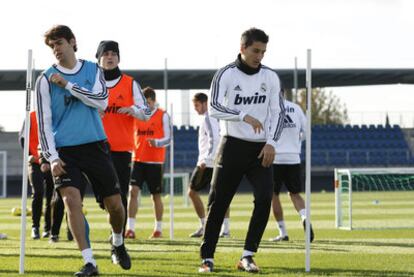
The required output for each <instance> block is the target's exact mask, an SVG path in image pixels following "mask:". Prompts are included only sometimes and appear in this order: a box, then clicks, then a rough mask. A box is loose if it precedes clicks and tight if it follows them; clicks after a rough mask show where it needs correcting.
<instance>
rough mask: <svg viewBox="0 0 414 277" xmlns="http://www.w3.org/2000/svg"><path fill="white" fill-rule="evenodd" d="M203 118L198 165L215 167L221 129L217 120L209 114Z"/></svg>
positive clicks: (200, 129) (199, 137) (199, 131)
mask: <svg viewBox="0 0 414 277" xmlns="http://www.w3.org/2000/svg"><path fill="white" fill-rule="evenodd" d="M203 117H204V118H203V121H202V122H201V124H200V126H199V129H198V160H197V165H198V166H199V165H200V164H202V163H205V164H206V167H213V164H214V158H215V155H216V151H217V145H218V144H219V141H220V134H219V133H220V127H219V123H218V121H217V119H215V118H213V117H211V116H210V115H209V114H208V112H206V113H204V114H203Z"/></svg>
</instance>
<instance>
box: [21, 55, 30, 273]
mask: <svg viewBox="0 0 414 277" xmlns="http://www.w3.org/2000/svg"><path fill="white" fill-rule="evenodd" d="M32 64H33V59H32V49H29V51H28V60H27V72H26V118H25V124H24V148H23V170H22V172H23V179H22V207H21V218H20V219H21V226H20V263H19V274H24V255H25V244H26V204H27V158H28V153H29V140H30V138H29V130H30V115H29V113H30V103H31V92H32V76H33V72H32V70H33V68H32Z"/></svg>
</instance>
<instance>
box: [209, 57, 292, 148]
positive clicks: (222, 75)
mask: <svg viewBox="0 0 414 277" xmlns="http://www.w3.org/2000/svg"><path fill="white" fill-rule="evenodd" d="M209 100H210V107H211V109H210V115H211V116H212V117H215V118H217V119H219V120H220V135H222V136H232V137H235V138H239V139H242V140H246V141H252V142H266V143H267V144H270V145H272V146H273V147H275V146H276V142H277V140H278V139H279V137H280V133H281V131H282V128H283V117H284V106H283V96H282V94H281V93H280V81H279V77H278V76H277V74H276V72H274V71H273V70H272V69H270V68H268V67H265V66H263V65H261V68H260V70H259V71H258V72H257V73H254V74H247V73H245V72H243V71H242V70H241V69H239V68H238V67H237V66H236V63H234V62H233V63H231V64H229V65H227V66H226V67H223V68H222V69H220V70H219V71H217V73H216V74H215V76H214V78H213V81H212V83H211V88H210V99H209ZM247 114H248V115H250V116H252V117H254V118H256V119H257V120H259V121H260V122H261V123H262V125H263V128H264V131H261V132H260V133H255V132H254V130H253V128H252V126H251V125H249V124H247V123H246V122H244V121H243V118H244V117H245V116H246V115H247Z"/></svg>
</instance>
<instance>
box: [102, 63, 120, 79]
mask: <svg viewBox="0 0 414 277" xmlns="http://www.w3.org/2000/svg"><path fill="white" fill-rule="evenodd" d="M104 75H105V81H112V80H115V79H116V78H118V77H119V76H121V70H119V67H118V66H117V67H115V68H114V69H110V70H104Z"/></svg>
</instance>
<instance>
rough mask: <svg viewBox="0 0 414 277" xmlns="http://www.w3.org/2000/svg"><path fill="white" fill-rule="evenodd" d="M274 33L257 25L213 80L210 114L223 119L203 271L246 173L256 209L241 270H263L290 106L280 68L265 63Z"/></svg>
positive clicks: (203, 247)
mask: <svg viewBox="0 0 414 277" xmlns="http://www.w3.org/2000/svg"><path fill="white" fill-rule="evenodd" d="M268 39H269V38H268V36H267V35H266V33H265V32H263V31H262V30H260V29H256V28H251V29H249V30H247V31H245V32H244V33H243V34H242V36H241V43H240V54H239V55H238V57H237V59H236V61H235V62H233V63H231V64H229V65H227V66H225V67H223V68H222V69H220V70H219V71H218V72H217V73H216V74H215V76H214V78H213V81H212V84H211V89H210V90H211V96H210V107H211V109H210V114H211V116H212V117H215V118H217V119H220V134H221V135H222V136H223V138H222V140H221V142H220V145H219V147H218V152H217V158H216V164H215V165H214V170H213V177H212V183H211V184H212V186H213V188H212V191H211V192H210V193H212V194H214V197H213V199H212V202H211V205H210V211H209V213H208V216H207V222H206V228H205V232H204V237H203V241H202V244H201V248H200V254H201V258H202V263H201V267H200V268H199V272H211V271H213V263H214V260H213V258H214V252H215V250H216V245H217V241H218V237H219V232H220V225H221V224H222V222H223V218H224V214H225V212H226V210H227V209H228V207H229V205H230V202H231V200H232V198H233V196H234V194H235V193H236V190H237V187H238V186H239V184H240V181H241V180H242V178H243V176H246V177H247V179H248V180H249V181H250V183H251V184H252V186H253V195H254V209H253V214H252V216H251V219H250V224H249V229H248V231H247V236H246V240H245V244H244V250H243V253H242V255H241V259H240V260H239V262H238V264H237V268H238V269H239V270H243V271H247V272H258V271H259V268H258V266H257V265H256V264H255V262H254V261H253V255H254V254H255V253H256V252H257V249H258V247H259V244H260V241H261V239H262V235H263V232H264V230H265V228H266V224H267V221H268V218H269V213H270V206H271V201H272V192H273V184H272V168H271V165H272V162H273V159H274V156H275V145H276V142H277V141H278V139H279V137H280V133H281V131H282V128H283V118H284V106H283V96H282V95H281V93H280V81H279V77H278V76H277V74H276V73H275V72H274V71H273V70H271V69H270V68H268V67H266V66H263V65H262V64H261V61H262V59H263V57H264V54H265V52H266V47H267V42H268Z"/></svg>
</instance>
